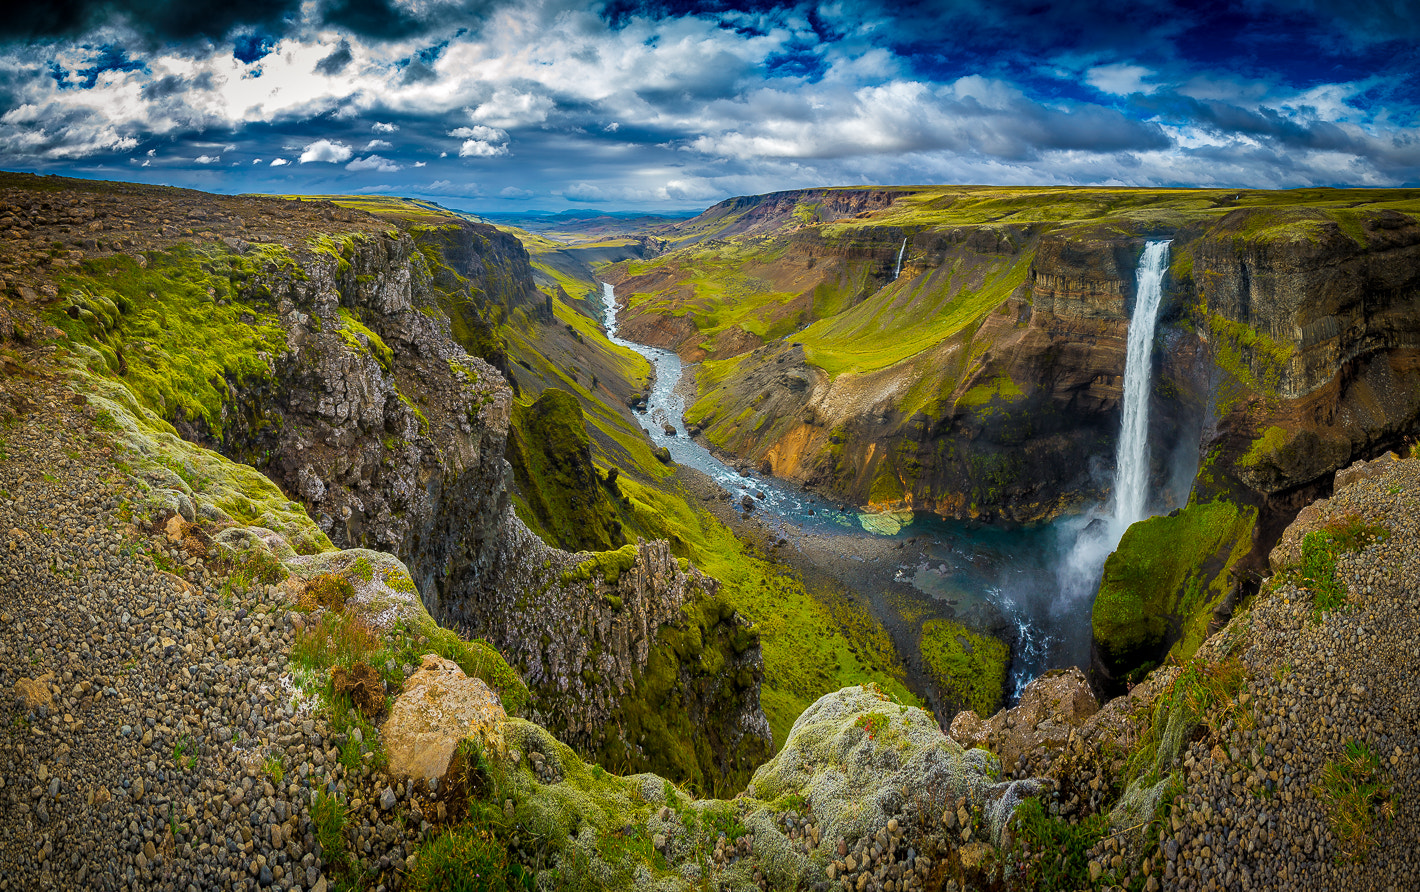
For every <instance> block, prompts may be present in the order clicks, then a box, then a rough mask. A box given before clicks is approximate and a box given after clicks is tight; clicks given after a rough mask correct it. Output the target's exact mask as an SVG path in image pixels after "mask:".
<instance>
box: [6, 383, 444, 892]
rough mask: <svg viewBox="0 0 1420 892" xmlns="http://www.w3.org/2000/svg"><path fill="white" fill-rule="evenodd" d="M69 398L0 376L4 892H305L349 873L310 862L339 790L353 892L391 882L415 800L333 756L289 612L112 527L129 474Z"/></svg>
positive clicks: (171, 549) (271, 592)
mask: <svg viewBox="0 0 1420 892" xmlns="http://www.w3.org/2000/svg"><path fill="white" fill-rule="evenodd" d="M72 400H73V397H72V395H70V394H68V392H67V391H65V390H64V389H63V388H61V387H59V386H58V385H56V384H54V383H53V382H51V381H47V380H45V379H43V378H42V377H41V378H40V379H37V380H27V379H26V378H25V377H24V376H23V375H11V376H8V377H6V378H5V379H3V380H0V401H3V402H4V404H5V406H8V407H9V408H10V409H11V410H12V411H13V410H15V409H18V410H19V415H18V417H17V418H15V419H13V420H12V421H10V422H9V423H8V424H6V425H4V426H3V427H0V443H3V446H0V555H3V559H0V692H2V693H3V696H4V699H3V701H0V889H7V888H8V889H36V888H43V889H121V888H129V889H179V890H183V889H214V888H238V889H241V888H246V889H254V888H274V889H307V890H311V889H314V890H323V889H325V888H327V887H329V886H331V885H333V884H334V882H335V881H336V880H337V879H339V878H342V877H344V878H348V877H349V876H350V874H347V873H344V872H336V871H333V870H332V869H331V866H330V865H329V864H327V859H326V858H324V857H323V856H324V855H326V854H328V853H325V852H323V851H322V850H321V848H320V845H319V841H318V840H317V836H316V831H317V829H318V827H317V825H315V824H313V823H312V814H311V811H312V803H313V801H314V799H315V793H316V791H318V790H325V791H327V792H339V793H340V794H341V795H342V796H343V798H344V801H345V804H346V806H347V808H348V817H347V819H346V821H345V828H346V832H345V840H346V842H345V846H346V847H347V849H348V851H349V852H350V853H351V854H352V857H350V858H349V859H348V861H349V863H352V864H354V863H357V862H358V864H359V867H358V868H357V870H358V872H359V873H360V875H362V876H363V877H364V878H365V880H366V885H367V887H368V888H384V887H385V885H383V884H388V885H390V886H394V885H397V884H398V880H399V876H400V872H401V870H402V869H403V868H404V866H405V859H406V858H407V857H408V856H409V855H410V853H411V852H412V851H413V849H414V847H415V846H416V845H417V844H418V842H419V841H421V840H422V839H423V837H424V832H425V831H426V830H427V829H428V826H429V825H427V824H425V823H423V821H422V815H421V814H420V812H419V811H418V810H417V808H418V807H417V805H414V802H413V800H411V799H410V798H409V794H410V793H411V791H409V790H406V789H405V788H403V787H402V786H401V785H399V784H393V785H391V784H389V783H388V782H386V781H385V780H384V779H383V778H382V777H381V776H380V775H379V774H378V773H377V772H372V771H370V770H369V769H368V768H365V769H362V770H359V771H353V772H347V770H346V768H345V767H344V766H343V765H340V764H338V762H337V757H338V755H339V750H338V747H339V745H340V744H341V743H342V742H343V738H339V737H336V736H333V735H331V734H330V733H329V730H328V728H327V726H326V723H325V722H324V721H323V720H322V718H321V717H320V715H319V714H317V713H314V712H312V708H311V706H312V704H311V702H310V701H309V700H307V699H303V698H302V697H301V696H299V695H298V693H297V691H296V689H295V688H294V687H293V685H292V676H291V673H290V671H289V668H290V667H289V666H288V654H289V650H290V647H291V643H292V641H293V637H294V635H295V631H294V625H293V620H294V616H295V615H294V614H293V613H291V612H290V611H289V609H288V608H287V607H286V606H284V605H282V603H281V601H280V599H279V597H278V591H277V590H276V589H275V588H274V587H272V588H263V587H260V586H257V587H254V588H253V589H252V590H251V591H247V592H244V593H241V594H231V593H230V592H229V593H228V594H225V595H224V594H223V590H224V588H225V585H224V584H225V582H226V579H225V578H224V577H223V576H221V575H220V573H219V572H218V571H217V570H215V569H214V568H209V567H206V566H204V564H203V562H202V560H201V559H199V558H197V557H194V556H192V555H190V554H187V553H185V552H184V551H183V550H182V548H181V547H180V546H179V545H175V544H171V543H168V542H167V541H166V537H165V536H163V535H162V533H161V532H159V533H158V534H157V535H153V534H151V533H150V532H148V531H139V530H137V529H135V528H134V527H133V526H131V525H128V524H125V522H124V520H123V518H122V506H123V504H124V502H125V499H126V498H127V496H128V495H129V494H130V493H129V490H128V483H127V482H126V478H125V477H124V475H123V474H122V473H121V472H120V471H119V469H118V468H116V467H115V465H114V463H113V461H112V460H111V459H110V457H109V456H108V454H107V451H106V449H105V446H104V437H103V435H102V434H101V433H100V432H95V431H94V430H93V429H92V427H91V425H90V422H89V420H88V419H87V418H86V417H85V416H84V414H83V412H82V410H81V407H79V406H76V405H74V403H73V401H72ZM149 554H151V555H153V556H152V557H150V556H149ZM155 558H156V560H157V561H158V562H161V563H162V564H163V565H164V566H171V567H173V568H174V569H175V570H176V572H175V573H169V572H163V571H162V570H160V569H159V568H158V566H157V564H155V560H154V559H155Z"/></svg>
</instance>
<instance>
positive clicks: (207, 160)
mask: <svg viewBox="0 0 1420 892" xmlns="http://www.w3.org/2000/svg"><path fill="white" fill-rule="evenodd" d="M192 160H193V161H195V162H196V163H198V164H216V163H217V162H218V161H221V160H222V156H221V155H198V156H197V157H196V158H193V159H192Z"/></svg>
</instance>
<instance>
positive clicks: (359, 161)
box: [345, 155, 404, 173]
mask: <svg viewBox="0 0 1420 892" xmlns="http://www.w3.org/2000/svg"><path fill="white" fill-rule="evenodd" d="M345 169H346V170H355V171H360V170H375V171H379V172H380V173H394V172H395V171H396V170H403V169H404V168H403V167H402V166H401V165H399V164H395V163H394V162H393V161H390V160H388V159H385V158H381V157H380V156H379V155H370V156H368V157H366V158H356V159H355V160H354V161H351V162H350V163H349V164H347V165H345Z"/></svg>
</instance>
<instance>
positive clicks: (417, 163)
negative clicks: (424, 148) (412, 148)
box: [414, 161, 429, 167]
mask: <svg viewBox="0 0 1420 892" xmlns="http://www.w3.org/2000/svg"><path fill="white" fill-rule="evenodd" d="M428 163H429V162H427V161H416V162H414V166H415V167H424V166H425V165H426V164H428Z"/></svg>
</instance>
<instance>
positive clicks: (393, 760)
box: [381, 654, 508, 781]
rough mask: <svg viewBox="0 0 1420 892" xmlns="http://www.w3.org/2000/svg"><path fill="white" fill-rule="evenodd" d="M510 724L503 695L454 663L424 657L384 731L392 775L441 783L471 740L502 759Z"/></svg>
mask: <svg viewBox="0 0 1420 892" xmlns="http://www.w3.org/2000/svg"><path fill="white" fill-rule="evenodd" d="M507 718H508V716H507V714H506V713H505V712H504V711H503V705H502V704H501V703H500V702H499V700H498V695H497V694H495V693H493V691H492V690H491V689H490V688H489V687H488V685H486V684H484V683H483V680H482V679H479V678H470V677H468V676H467V675H465V674H464V671H463V670H462V669H460V668H459V666H458V664H457V663H454V662H453V661H451V660H446V659H444V658H443V657H440V656H437V655H435V654H425V655H424V659H423V662H422V664H421V665H420V667H419V671H417V672H415V673H414V674H413V675H411V676H410V677H409V678H408V680H406V681H405V683H404V693H402V694H400V695H399V697H398V698H397V699H396V700H395V701H394V706H393V707H392V708H391V709H390V715H389V718H388V719H386V720H385V724H384V727H383V728H382V729H381V734H382V735H383V737H384V741H385V750H386V751H387V752H388V753H389V760H390V764H389V772H390V774H391V775H392V776H394V777H396V778H423V779H424V780H426V781H427V780H432V779H436V778H437V779H438V780H440V781H442V780H443V779H444V776H445V775H447V774H448V772H449V768H450V766H451V765H452V763H453V761H454V755H455V753H456V751H457V750H458V746H459V743H460V742H461V741H463V740H465V739H467V738H472V739H474V740H476V741H478V743H479V744H480V745H482V747H483V749H484V751H485V752H488V753H502V752H503V750H504V743H503V723H504V722H505V721H506V720H507Z"/></svg>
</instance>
